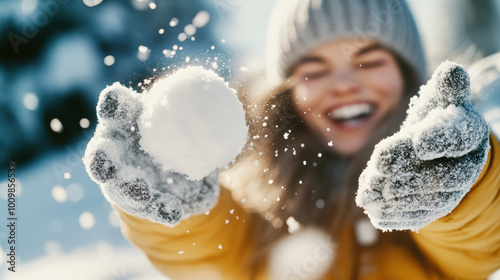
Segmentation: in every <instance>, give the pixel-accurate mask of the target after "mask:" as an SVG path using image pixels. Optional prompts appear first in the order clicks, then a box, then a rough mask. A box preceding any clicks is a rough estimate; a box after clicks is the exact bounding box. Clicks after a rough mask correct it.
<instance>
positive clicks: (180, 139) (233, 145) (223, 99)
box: [138, 67, 248, 180]
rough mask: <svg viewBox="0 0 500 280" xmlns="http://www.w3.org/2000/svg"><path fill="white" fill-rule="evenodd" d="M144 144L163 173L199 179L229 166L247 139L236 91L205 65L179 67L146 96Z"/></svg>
mask: <svg viewBox="0 0 500 280" xmlns="http://www.w3.org/2000/svg"><path fill="white" fill-rule="evenodd" d="M138 125H139V130H140V131H141V135H142V138H141V140H140V145H141V147H142V148H143V149H144V151H146V152H147V153H149V154H150V155H151V156H152V157H153V159H154V160H155V161H156V162H158V163H159V164H160V165H161V167H162V168H163V169H164V170H175V171H178V172H181V173H183V174H186V175H187V176H188V177H189V178H190V179H193V180H200V179H202V178H203V177H205V176H207V175H208V174H209V173H210V172H212V171H213V170H215V169H216V168H221V167H224V166H226V165H227V164H228V163H229V162H231V161H233V160H234V159H235V158H236V156H237V155H238V154H239V153H240V152H241V150H242V148H243V146H244V144H245V143H246V140H247V133H248V127H247V125H246V123H245V113H244V110H243V105H242V104H241V102H240V101H239V100H238V98H237V97H236V91H235V90H233V89H231V88H229V87H228V85H227V83H226V82H224V80H223V79H222V78H221V77H219V76H218V75H217V74H215V73H214V72H212V71H210V70H205V69H203V68H202V67H188V68H185V69H181V70H179V71H178V72H176V73H174V74H172V75H171V76H169V77H167V78H165V79H163V80H160V81H158V82H157V83H156V84H155V85H154V86H153V87H152V88H151V90H150V91H149V92H147V93H146V94H145V95H144V111H143V113H142V114H141V115H140V117H139V123H138Z"/></svg>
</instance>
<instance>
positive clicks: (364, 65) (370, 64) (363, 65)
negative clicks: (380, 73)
mask: <svg viewBox="0 0 500 280" xmlns="http://www.w3.org/2000/svg"><path fill="white" fill-rule="evenodd" d="M384 64H385V60H384V59H377V60H373V61H367V62H362V63H359V64H358V68H361V69H371V68H376V67H379V66H382V65H384Z"/></svg>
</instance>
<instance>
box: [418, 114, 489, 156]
mask: <svg viewBox="0 0 500 280" xmlns="http://www.w3.org/2000/svg"><path fill="white" fill-rule="evenodd" d="M488 133H489V128H488V125H487V124H486V122H485V121H484V119H483V117H482V116H481V115H480V114H479V113H478V112H477V111H476V110H475V108H473V107H472V105H471V104H467V105H466V106H465V107H464V106H460V107H457V106H455V105H450V106H448V107H447V108H445V109H442V108H438V109H435V110H433V111H432V112H430V113H429V114H428V115H427V117H426V118H425V119H424V120H423V121H422V122H420V123H419V125H418V126H417V127H416V130H415V134H414V136H413V147H414V148H415V152H416V155H417V157H418V158H419V159H421V160H432V159H435V158H440V157H460V156H463V155H465V154H468V153H470V152H471V151H473V150H475V149H477V148H478V147H479V146H481V143H482V142H483V141H484V139H485V138H488Z"/></svg>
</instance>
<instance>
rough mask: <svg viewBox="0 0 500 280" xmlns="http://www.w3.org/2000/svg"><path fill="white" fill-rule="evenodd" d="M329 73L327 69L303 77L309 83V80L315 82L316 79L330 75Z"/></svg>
mask: <svg viewBox="0 0 500 280" xmlns="http://www.w3.org/2000/svg"><path fill="white" fill-rule="evenodd" d="M328 73H329V71H328V70H327V69H325V70H321V71H315V72H310V73H305V74H304V75H303V77H304V79H305V80H306V81H309V80H315V79H319V78H322V77H324V76H326V75H328Z"/></svg>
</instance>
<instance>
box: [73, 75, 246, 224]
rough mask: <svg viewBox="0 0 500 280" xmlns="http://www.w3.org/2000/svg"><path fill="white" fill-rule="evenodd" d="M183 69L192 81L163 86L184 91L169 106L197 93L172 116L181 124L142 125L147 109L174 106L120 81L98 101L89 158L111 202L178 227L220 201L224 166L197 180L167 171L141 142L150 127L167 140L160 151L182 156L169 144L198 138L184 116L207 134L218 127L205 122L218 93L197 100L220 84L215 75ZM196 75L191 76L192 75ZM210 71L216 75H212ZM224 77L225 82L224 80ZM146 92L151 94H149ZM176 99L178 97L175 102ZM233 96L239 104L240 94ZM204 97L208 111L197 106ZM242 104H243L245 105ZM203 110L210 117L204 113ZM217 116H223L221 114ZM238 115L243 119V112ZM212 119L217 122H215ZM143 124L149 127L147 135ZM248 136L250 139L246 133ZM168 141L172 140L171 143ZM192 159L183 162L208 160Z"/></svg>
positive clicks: (90, 170)
mask: <svg viewBox="0 0 500 280" xmlns="http://www.w3.org/2000/svg"><path fill="white" fill-rule="evenodd" d="M181 71H184V72H183V74H182V75H184V77H187V78H186V79H187V82H186V81H184V84H181V83H179V82H176V81H175V80H166V81H163V82H160V83H163V84H160V85H159V86H158V88H160V91H165V90H170V91H172V90H175V91H177V92H179V94H178V95H175V96H173V97H172V98H171V99H172V100H170V99H168V102H169V103H168V104H169V105H172V104H173V103H174V102H177V103H176V105H179V102H178V100H179V97H181V99H182V98H186V97H185V96H186V95H190V96H192V98H191V99H186V100H187V102H184V103H182V104H180V105H181V106H177V107H182V108H181V109H180V110H184V114H175V115H174V116H176V117H173V116H171V117H169V118H168V119H169V120H170V119H173V120H172V123H173V124H174V125H177V127H180V128H177V129H168V128H167V129H165V128H164V127H163V129H160V128H158V127H154V128H151V124H147V125H149V128H148V127H147V126H141V125H140V123H139V122H140V121H141V117H142V116H144V115H143V114H142V113H143V111H146V109H149V110H151V107H152V106H159V107H157V108H155V109H158V108H160V109H161V110H159V111H160V112H158V111H155V112H154V116H158V114H161V113H164V112H165V110H169V109H168V108H167V107H161V106H160V105H158V103H160V102H154V100H153V102H151V100H149V101H146V97H145V95H143V94H139V93H137V92H135V91H133V90H132V89H129V88H125V87H124V86H122V85H120V84H119V83H115V84H113V85H112V86H109V87H107V88H106V89H104V90H103V91H102V92H101V94H100V97H99V102H98V104H97V117H98V120H99V123H98V125H97V128H96V132H95V134H94V136H93V138H92V139H91V140H90V142H89V144H88V146H87V149H86V152H85V155H84V158H83V161H84V163H85V167H86V170H87V173H88V174H89V176H90V178H91V179H92V180H93V181H95V182H96V183H98V184H99V185H100V187H101V190H102V192H103V194H104V196H105V197H106V199H107V200H108V201H109V202H111V203H113V204H115V205H117V206H118V207H119V208H120V209H121V210H123V211H125V212H126V213H128V214H130V215H133V216H137V217H140V218H147V219H149V220H151V221H153V222H157V223H161V224H164V225H167V226H174V225H176V224H177V223H179V221H180V220H181V219H185V218H187V217H189V216H190V215H193V214H199V213H203V212H206V211H207V210H209V209H211V208H212V207H213V206H214V205H215V203H216V202H217V198H218V195H219V186H218V185H219V184H218V175H219V172H218V170H219V168H215V170H214V168H212V169H209V171H208V172H205V173H203V174H205V175H206V174H207V173H209V174H208V175H206V176H204V177H203V176H198V175H197V176H198V178H197V179H193V178H192V177H189V176H187V175H184V174H183V173H181V172H177V171H174V170H171V169H166V168H165V165H162V162H161V161H159V160H158V158H155V157H153V156H152V154H148V153H147V152H146V151H145V149H144V147H142V146H141V144H144V142H141V138H142V139H143V140H144V138H145V137H146V134H145V131H148V132H147V133H149V134H153V135H152V137H153V138H150V139H153V140H156V139H159V140H161V142H159V143H160V144H161V145H159V146H157V147H154V148H155V149H157V150H158V149H166V148H169V149H170V150H169V151H172V150H173V152H171V153H170V152H167V154H168V155H171V154H175V152H177V154H175V155H174V156H172V157H175V156H179V154H180V152H179V151H178V150H179V149H177V151H176V149H175V147H174V148H173V149H172V147H167V146H169V145H170V144H171V143H174V144H175V143H179V142H185V141H184V140H189V139H194V138H195V137H192V136H191V135H190V134H189V128H186V127H183V125H184V126H186V125H189V124H190V123H189V121H187V123H188V124H186V121H185V119H182V118H183V117H186V116H188V117H191V120H194V121H193V122H194V123H195V124H197V125H198V126H200V127H202V128H204V129H201V132H199V133H204V134H207V133H209V132H210V130H213V129H212V127H207V126H206V125H205V123H204V121H207V122H209V121H210V118H209V117H207V116H206V115H214V113H213V112H212V113H210V112H207V110H208V111H210V110H211V109H212V110H213V108H215V107H214V106H215V105H214V104H215V103H217V101H214V99H216V98H212V97H213V94H212V95H209V96H207V97H203V96H201V97H203V98H196V97H199V96H200V94H205V93H206V91H210V90H212V91H214V90H213V88H214V86H213V85H214V83H213V81H212V80H210V78H212V76H209V77H208V78H207V77H206V76H203V75H205V74H203V75H202V74H200V73H202V72H203V71H204V70H199V69H195V70H193V71H195V72H196V73H195V74H196V75H198V74H200V75H201V76H198V77H192V75H193V72H187V71H186V70H180V71H179V72H181ZM179 75H181V74H179ZM190 75H191V77H188V76H190ZM210 75H216V74H215V73H212V74H210ZM202 76H203V77H202ZM200 77H202V78H200ZM219 79H220V80H221V81H219ZM215 80H216V82H218V83H219V85H218V86H219V87H220V84H221V85H222V87H223V88H224V87H226V89H228V90H230V91H229V92H230V93H232V91H234V90H232V89H229V88H227V84H226V85H224V83H223V81H222V79H221V78H219V77H218V76H216V78H215ZM176 83H177V84H176ZM216 86H217V85H216ZM215 88H216V87H215ZM153 89H154V88H153ZM153 89H152V90H153ZM200 89H201V90H200ZM216 89H220V88H216ZM183 90H184V91H183ZM187 91H190V92H187ZM204 91H205V92H204ZM215 91H216V93H215V94H219V95H220V92H221V90H218V91H217V90H215ZM145 94H149V92H146V93H145ZM230 97H231V96H230ZM161 98H162V99H161V100H162V101H161V102H164V101H165V100H167V99H166V98H164V97H163V96H161ZM176 98H177V101H176V100H175V99H176ZM204 98H205V99H209V100H210V101H211V102H212V104H206V102H205V99H204ZM231 98H233V99H234V100H236V102H239V101H237V98H236V96H235V95H234V96H232V97H231ZM226 99H227V96H226ZM200 100H201V102H202V103H203V102H205V104H199V106H203V109H206V110H205V111H203V110H199V109H198V107H197V106H198V105H197V104H196V102H200ZM223 101H224V102H222V103H221V105H222V106H228V102H227V100H223ZM148 102H149V103H148ZM171 103H172V104H171ZM151 104H153V105H151ZM239 104H240V105H241V103H239ZM148 106H149V107H148ZM174 107H175V106H174ZM185 107H186V108H189V109H191V110H190V112H186V110H185ZM207 108H208V109H207ZM174 109H175V108H174ZM177 109H179V108H177ZM221 110H222V111H223V110H224V109H219V110H218V111H221ZM241 111H242V112H241V115H242V116H243V117H242V119H243V120H242V122H243V125H245V123H244V113H243V109H242V107H241ZM215 113H217V112H215ZM199 114H205V115H203V116H200V117H198V115H199ZM215 115H216V114H215ZM217 116H220V114H219V115H217ZM232 117H233V118H237V117H238V116H236V117H234V116H232ZM207 119H208V120H207ZM225 119H227V118H225ZM183 120H184V121H183ZM157 122H158V121H157ZM161 122H163V121H160V124H161ZM211 123H214V122H213V121H212V122H211ZM220 123H222V124H219V126H220V125H223V124H224V120H220ZM191 124H193V123H191ZM217 125H218V124H217V123H215V124H213V126H215V127H216V128H218V127H219V126H217ZM141 127H142V128H143V131H142V135H141ZM245 128H246V126H245ZM165 131H167V132H169V135H168V137H172V138H170V139H165V135H164V134H165ZM172 131H174V132H182V133H183V134H185V135H170V134H172ZM192 131H196V129H192ZM155 133H156V135H155ZM221 133H222V134H226V135H222V136H220V137H226V138H228V137H230V136H227V132H226V131H224V129H222V130H221V129H219V130H217V131H215V132H213V133H212V134H221ZM240 135H241V133H240ZM150 136H151V135H150ZM183 137H184V138H183ZM244 137H246V131H245V135H244ZM155 138H156V139H155ZM217 139H220V138H216V139H215V140H214V139H208V140H212V141H214V142H217V141H218V140H217ZM245 139H246V138H245ZM167 140H170V142H168V141H167ZM195 140H196V139H195ZM204 140H207V139H206V138H205V139H199V140H198V141H199V142H203V141H204ZM190 141H194V140H190ZM205 142H207V141H205ZM222 144H225V143H222ZM170 146H171V145H170ZM200 147H201V148H200ZM210 147H212V146H210ZM241 148H242V146H241V147H240V148H239V150H241ZM187 149H189V150H196V149H198V150H209V149H205V148H203V143H198V145H196V147H192V148H191V147H187ZM215 149H216V150H217V151H219V150H220V147H215ZM212 153H213V152H212ZM219 154H220V153H219ZM236 155H237V154H236ZM195 156H196V155H195ZM186 157H187V159H186V158H182V159H181V160H182V162H184V163H185V162H189V161H191V163H192V165H196V164H198V165H199V164H200V162H201V163H203V162H204V160H203V158H200V157H198V158H191V156H186ZM171 159H172V158H171V157H170V158H168V157H167V159H166V160H171ZM164 160H165V159H164ZM221 161H223V162H224V163H225V164H227V163H228V162H229V161H230V160H227V159H222V160H221ZM219 167H220V166H219ZM210 170H213V171H211V172H210ZM198 174H199V173H198ZM199 178H201V179H199Z"/></svg>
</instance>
